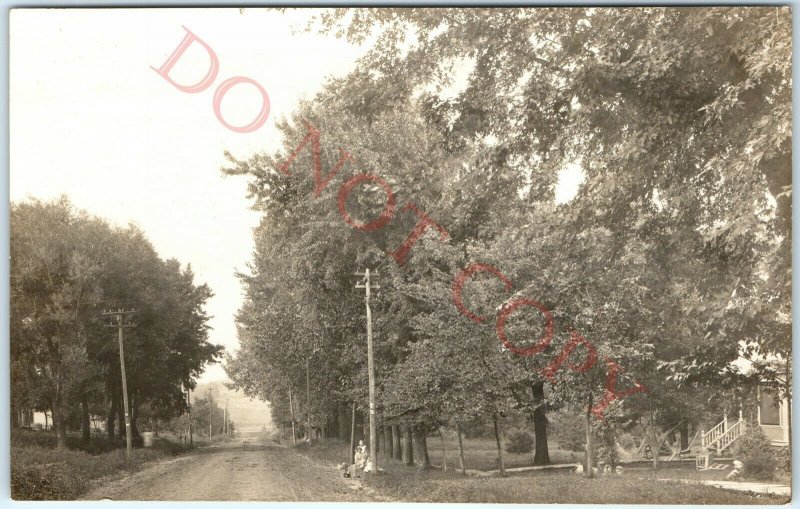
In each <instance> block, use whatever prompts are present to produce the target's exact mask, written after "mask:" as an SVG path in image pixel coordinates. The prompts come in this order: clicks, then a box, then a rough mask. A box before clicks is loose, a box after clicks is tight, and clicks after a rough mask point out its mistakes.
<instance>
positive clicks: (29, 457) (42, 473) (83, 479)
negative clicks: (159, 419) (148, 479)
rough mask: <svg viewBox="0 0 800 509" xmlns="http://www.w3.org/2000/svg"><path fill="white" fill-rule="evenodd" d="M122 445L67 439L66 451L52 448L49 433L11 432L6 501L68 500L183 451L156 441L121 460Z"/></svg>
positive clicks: (97, 438) (103, 440)
mask: <svg viewBox="0 0 800 509" xmlns="http://www.w3.org/2000/svg"><path fill="white" fill-rule="evenodd" d="M124 447H125V443H124V441H121V440H118V441H114V442H111V443H109V441H108V440H107V438H106V437H105V436H92V440H91V441H90V442H89V444H85V443H84V442H83V441H82V440H81V438H80V436H79V435H70V436H69V437H68V440H67V448H65V449H63V450H58V449H57V448H56V437H55V435H54V434H52V433H49V432H42V431H27V430H12V432H11V497H12V498H13V499H15V500H74V499H76V498H77V497H79V496H80V495H82V494H83V493H85V492H86V491H87V490H88V489H89V488H90V487H91V483H92V481H94V480H97V479H100V478H102V477H106V476H112V475H116V474H119V473H120V472H123V471H136V470H139V469H141V468H142V466H143V465H144V464H146V463H148V462H150V461H154V460H159V459H164V458H169V457H172V456H174V455H177V454H179V453H181V452H182V451H184V450H185V449H184V448H183V447H182V446H181V445H179V444H177V443H176V442H173V441H171V440H167V439H163V438H162V439H157V440H156V441H155V443H154V445H153V447H151V448H147V449H143V448H137V449H135V450H134V454H133V458H132V459H131V460H130V461H128V460H127V459H126V457H125V448H124Z"/></svg>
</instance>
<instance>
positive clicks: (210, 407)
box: [208, 387, 214, 440]
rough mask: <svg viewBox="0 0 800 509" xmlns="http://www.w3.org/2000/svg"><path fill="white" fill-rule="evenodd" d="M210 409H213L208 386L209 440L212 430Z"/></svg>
mask: <svg viewBox="0 0 800 509" xmlns="http://www.w3.org/2000/svg"><path fill="white" fill-rule="evenodd" d="M212 410H214V409H213V408H212V406H211V387H209V388H208V439H209V440H211V435H212V430H211V418H212V414H213V412H212Z"/></svg>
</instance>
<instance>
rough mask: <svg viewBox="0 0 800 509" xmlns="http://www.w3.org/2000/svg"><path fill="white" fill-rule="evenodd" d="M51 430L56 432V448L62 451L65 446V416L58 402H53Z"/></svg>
mask: <svg viewBox="0 0 800 509" xmlns="http://www.w3.org/2000/svg"><path fill="white" fill-rule="evenodd" d="M53 429H54V430H55V432H56V446H57V447H58V448H59V449H63V448H64V447H66V446H67V416H66V415H64V410H63V409H62V408H61V404H60V402H58V401H57V400H56V401H54V402H53Z"/></svg>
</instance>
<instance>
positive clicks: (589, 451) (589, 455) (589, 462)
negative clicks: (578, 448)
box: [584, 394, 594, 478]
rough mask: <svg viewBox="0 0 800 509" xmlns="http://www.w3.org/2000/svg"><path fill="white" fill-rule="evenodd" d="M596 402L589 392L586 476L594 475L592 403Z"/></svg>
mask: <svg viewBox="0 0 800 509" xmlns="http://www.w3.org/2000/svg"><path fill="white" fill-rule="evenodd" d="M593 403H594V401H593V398H592V395H591V394H589V400H588V404H587V405H586V471H585V472H584V475H585V476H586V477H590V478H591V477H594V470H593V467H594V465H592V456H593V454H594V450H593V448H592V404H593Z"/></svg>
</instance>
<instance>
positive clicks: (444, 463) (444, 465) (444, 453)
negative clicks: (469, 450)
mask: <svg viewBox="0 0 800 509" xmlns="http://www.w3.org/2000/svg"><path fill="white" fill-rule="evenodd" d="M439 438H441V440H442V471H444V472H447V449H446V448H445V446H444V432H443V431H442V428H439Z"/></svg>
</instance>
